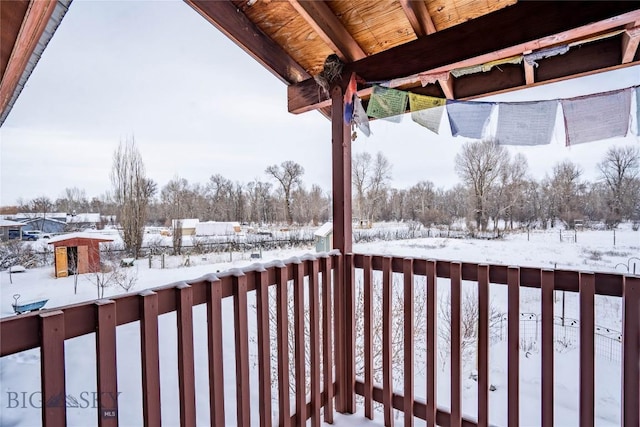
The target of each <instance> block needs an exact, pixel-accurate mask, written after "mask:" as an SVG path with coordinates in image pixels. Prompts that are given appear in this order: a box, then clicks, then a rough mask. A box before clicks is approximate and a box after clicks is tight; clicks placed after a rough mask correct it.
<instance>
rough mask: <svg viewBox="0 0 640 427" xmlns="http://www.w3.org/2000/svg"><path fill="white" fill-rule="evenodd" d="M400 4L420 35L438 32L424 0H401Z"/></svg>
mask: <svg viewBox="0 0 640 427" xmlns="http://www.w3.org/2000/svg"><path fill="white" fill-rule="evenodd" d="M400 5H401V6H402V9H403V10H404V14H405V15H406V16H407V19H408V20H409V23H410V24H411V27H412V28H413V31H414V32H415V33H416V35H417V36H418V37H422V36H426V35H427V34H433V33H435V32H436V26H435V25H434V24H433V19H431V15H430V14H429V10H428V9H427V6H426V5H425V4H424V1H423V0H400Z"/></svg>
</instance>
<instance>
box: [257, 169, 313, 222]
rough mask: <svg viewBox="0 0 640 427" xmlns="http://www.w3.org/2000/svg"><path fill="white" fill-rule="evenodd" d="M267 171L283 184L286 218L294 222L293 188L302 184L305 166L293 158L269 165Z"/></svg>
mask: <svg viewBox="0 0 640 427" xmlns="http://www.w3.org/2000/svg"><path fill="white" fill-rule="evenodd" d="M265 173H266V174H267V175H271V176H272V177H274V178H275V179H276V180H277V181H278V182H279V183H280V185H281V186H282V191H283V192H284V201H285V206H286V211H285V213H286V218H287V223H288V224H293V215H292V209H291V202H292V201H291V196H292V194H293V190H295V188H296V187H298V186H300V184H301V181H302V175H304V168H303V167H302V166H300V165H299V164H298V163H296V162H294V161H292V160H286V161H284V162H282V163H281V164H280V166H278V165H272V166H269V167H268V168H267V169H266V170H265Z"/></svg>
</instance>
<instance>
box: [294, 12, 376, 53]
mask: <svg viewBox="0 0 640 427" xmlns="http://www.w3.org/2000/svg"><path fill="white" fill-rule="evenodd" d="M289 3H291V6H293V8H294V9H295V10H296V11H297V12H298V13H299V14H300V16H302V18H303V19H304V20H305V21H307V23H308V24H309V25H310V26H311V27H312V28H313V29H314V30H315V32H316V33H318V35H319V36H320V38H322V40H324V42H325V43H326V44H327V45H329V46H330V47H331V49H332V50H333V51H334V52H335V53H336V54H337V55H338V56H339V57H340V59H341V60H343V61H345V62H353V61H357V60H359V59H362V58H364V57H366V56H367V54H366V53H365V52H364V50H362V48H361V47H360V45H359V44H358V42H357V41H356V40H355V39H354V38H353V37H352V36H351V34H350V33H349V32H348V31H347V29H346V28H345V27H344V25H343V24H342V22H340V20H339V19H338V18H337V17H336V15H334V14H333V12H332V11H331V9H330V8H329V6H327V4H326V3H325V2H324V1H299V0H289Z"/></svg>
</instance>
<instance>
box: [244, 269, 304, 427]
mask: <svg viewBox="0 0 640 427" xmlns="http://www.w3.org/2000/svg"><path fill="white" fill-rule="evenodd" d="M233 293H234V296H233V323H234V327H235V347H236V357H235V359H236V417H237V418H236V424H237V425H238V426H240V427H242V426H249V425H251V420H250V415H251V399H250V395H249V333H248V319H247V276H245V275H244V273H242V271H240V270H237V271H236V273H235V275H234V276H233ZM296 392H297V390H296Z"/></svg>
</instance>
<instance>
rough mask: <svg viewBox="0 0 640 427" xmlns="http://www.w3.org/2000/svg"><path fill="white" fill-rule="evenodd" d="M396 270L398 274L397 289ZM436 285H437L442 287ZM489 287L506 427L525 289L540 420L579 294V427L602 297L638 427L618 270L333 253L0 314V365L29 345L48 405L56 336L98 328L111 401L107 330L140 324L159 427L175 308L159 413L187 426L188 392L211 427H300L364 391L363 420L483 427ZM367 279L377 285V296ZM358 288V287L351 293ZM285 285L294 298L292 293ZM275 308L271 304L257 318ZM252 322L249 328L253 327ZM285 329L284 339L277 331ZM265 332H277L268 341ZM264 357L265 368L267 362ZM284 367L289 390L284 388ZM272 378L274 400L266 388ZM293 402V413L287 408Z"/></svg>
mask: <svg viewBox="0 0 640 427" xmlns="http://www.w3.org/2000/svg"><path fill="white" fill-rule="evenodd" d="M400 277H401V280H400V281H398V280H394V279H398V278H400ZM439 279H440V280H439ZM443 280H448V282H449V283H448V284H446V283H445V284H443V283H439V281H440V282H442V281H443ZM469 282H471V283H469ZM445 285H446V286H445ZM490 285H504V286H506V292H507V315H508V319H507V329H508V331H507V337H508V339H507V352H508V355H507V365H508V366H507V378H508V381H507V387H508V395H509V397H508V401H507V424H508V425H509V426H517V425H519V422H520V414H519V408H520V405H521V403H522V402H521V401H520V399H519V377H520V367H519V363H520V359H519V354H520V348H519V344H520V339H519V338H520V337H519V317H520V316H519V313H520V292H521V289H523V288H537V289H540V291H539V292H540V301H541V302H540V310H541V318H542V320H541V324H542V326H541V330H542V334H541V344H540V346H541V373H540V376H541V405H540V408H539V411H540V420H541V424H542V425H543V426H551V425H553V421H554V383H553V382H554V349H553V346H554V336H553V330H554V323H553V320H554V300H553V292H554V290H563V291H569V292H575V293H577V294H578V295H579V307H580V308H579V312H580V344H579V355H580V356H579V363H580V375H579V377H580V387H579V390H580V391H579V424H580V425H581V426H591V425H594V415H595V414H594V406H595V405H594V397H595V383H594V366H595V365H594V364H595V361H594V359H595V357H594V355H595V352H594V322H595V320H594V298H595V295H608V296H614V297H620V298H621V301H622V306H623V314H622V330H623V332H622V354H623V358H622V367H621V372H622V379H621V384H622V390H621V397H622V400H621V408H620V411H621V422H622V424H623V425H624V426H638V425H640V410H639V409H638V402H639V401H640V366H639V360H640V278H638V277H631V276H622V275H617V274H602V273H595V274H594V273H580V272H575V271H564V270H555V271H554V270H542V269H537V268H524V267H506V266H498V265H478V264H471V263H456V262H450V261H434V260H426V259H407V258H396V257H384V256H370V255H354V254H347V255H344V256H343V255H340V254H338V253H331V254H330V255H326V256H321V257H317V258H316V257H312V256H310V257H307V258H303V259H302V260H290V261H288V262H287V263H286V264H267V265H264V266H260V267H255V266H254V267H252V268H248V269H244V270H233V271H230V272H226V273H224V274H219V275H211V276H208V277H205V278H202V279H199V280H196V281H192V282H187V283H177V284H173V285H168V286H164V287H160V288H155V289H153V290H149V291H144V292H142V293H139V294H137V295H124V296H119V297H114V298H112V299H109V300H101V301H97V302H91V303H83V304H76V305H71V306H67V307H62V308H59V309H52V310H47V311H44V312H36V313H30V314H25V315H19V316H15V317H9V318H4V319H2V320H1V321H0V337H2V340H1V341H0V356H2V357H5V356H8V355H11V354H14V353H18V352H21V351H25V350H29V349H34V348H40V353H41V360H40V363H41V392H42V401H43V402H47V401H48V400H49V399H51V398H54V397H55V396H60V395H65V390H66V389H65V341H66V340H69V339H71V338H74V337H79V336H83V335H87V334H91V333H95V342H96V367H97V370H96V371H97V393H98V395H99V396H109V394H108V393H112V394H111V395H114V394H113V393H117V392H118V391H120V390H119V389H118V384H117V372H118V364H117V357H116V356H117V348H116V336H117V334H118V328H119V327H121V326H122V325H125V324H128V323H131V322H136V321H139V323H140V341H141V354H140V357H141V361H142V414H143V419H144V422H145V424H146V425H152V426H153V425H160V423H161V421H162V420H161V411H160V408H161V404H162V403H163V402H162V401H161V400H162V399H161V393H160V387H161V386H160V383H161V381H160V377H161V372H160V363H159V360H160V357H161V348H160V344H159V336H158V318H159V315H162V314H165V313H171V312H175V314H176V328H177V331H178V334H177V348H178V379H179V381H178V387H179V394H178V395H179V402H177V403H173V402H171V404H175V405H176V407H179V414H180V423H181V425H183V426H192V425H196V424H197V423H196V395H197V394H200V393H207V392H208V393H209V400H208V402H209V407H208V408H206V410H207V411H208V412H209V415H210V422H211V424H212V425H216V426H223V425H225V423H226V422H227V420H229V419H234V420H235V422H234V424H237V425H243V426H248V425H250V424H251V420H250V415H251V414H252V413H254V414H255V413H256V412H257V414H258V418H259V420H260V425H261V426H271V425H272V424H274V423H275V422H276V420H277V423H278V425H283V426H289V425H302V424H303V422H302V421H303V420H309V419H310V420H311V423H312V425H314V426H318V425H320V424H321V422H322V421H324V422H329V423H331V422H332V421H333V414H334V401H335V410H338V411H341V412H350V411H351V410H353V409H354V395H352V394H350V393H349V391H350V390H354V394H357V395H360V396H362V403H358V404H362V405H363V409H364V413H365V416H367V417H369V418H373V417H374V412H375V411H374V404H373V403H374V402H378V403H380V404H381V409H382V415H383V417H384V422H385V425H387V426H391V425H393V423H394V416H393V410H397V411H401V412H402V413H403V414H404V425H406V426H411V425H413V422H414V418H419V419H423V420H426V421H427V425H443V426H476V425H478V426H488V425H490V421H489V420H490V413H489V398H490V392H489V388H490V382H489V348H490V337H489V332H490V331H489V327H490V325H489V321H490V288H491V289H493V288H492V287H491V286H490ZM378 286H379V287H380V289H378V290H376V287H378ZM398 287H400V288H401V295H402V298H403V304H401V307H402V309H401V310H402V313H401V316H402V334H401V337H402V342H401V345H402V349H403V358H402V362H401V375H399V376H398V375H396V376H395V377H396V380H397V379H398V378H401V379H402V380H401V382H402V393H399V390H398V391H396V390H394V375H395V374H394V372H393V369H394V367H393V366H394V361H393V360H392V357H393V354H394V346H395V345H397V343H394V341H393V339H392V334H393V332H394V331H393V327H394V325H397V323H395V322H394V319H393V316H394V310H393V308H394V307H393V304H394V301H393V298H394V289H395V290H397V288H398ZM420 287H421V288H420ZM444 287H446V289H448V291H449V292H450V301H451V305H450V307H451V308H450V312H449V315H450V317H449V318H450V331H451V335H450V349H449V351H450V355H451V356H450V364H451V369H450V373H449V376H450V378H449V381H450V384H451V400H450V407H449V408H448V409H444V408H442V407H438V405H437V404H436V402H437V389H438V387H437V385H438V381H437V380H438V368H437V363H438V360H437V357H438V355H437V350H438V346H439V345H441V343H439V342H438V328H439V326H442V325H439V323H440V322H441V319H440V316H439V314H438V309H439V307H438V298H437V293H438V290H439V289H442V288H444ZM470 287H473V288H474V289H475V292H477V298H478V300H477V301H478V318H477V343H476V345H477V349H478V350H477V387H478V391H477V393H478V411H477V414H476V415H475V416H463V414H462V400H463V399H462V387H461V384H462V372H463V369H462V368H463V365H462V354H461V347H462V339H463V337H462V336H461V321H462V319H461V315H462V313H461V304H462V295H463V291H464V290H466V289H468V288H470ZM358 289H361V290H362V293H361V294H360V293H358V292H357V290H358ZM290 290H292V291H293V295H289V292H290ZM417 290H419V291H420V292H424V295H425V298H424V300H422V301H423V303H424V311H421V313H422V314H421V315H424V316H425V319H424V325H426V327H425V331H424V334H425V335H424V337H423V339H424V343H425V348H426V354H419V353H417V351H416V347H415V338H414V337H415V331H416V329H415V325H416V324H418V323H417V322H420V321H422V320H421V319H420V318H418V317H417V314H416V313H415V312H414V305H415V303H414V302H415V301H416V300H415V298H416V291H417ZM374 291H375V292H378V291H379V292H380V293H379V294H376V293H375V292H374ZM375 295H381V298H380V301H375V298H376V297H375ZM357 298H362V304H361V305H360V304H356V299H357ZM227 299H231V300H232V302H233V335H234V348H233V349H225V348H224V347H223V330H225V328H229V327H231V326H230V325H229V324H225V323H223V322H224V321H225V320H226V321H227V322H228V323H230V322H229V321H228V320H227V319H225V318H224V317H223V304H225V303H226V301H231V300H227ZM254 301H255V302H254ZM274 303H275V304H276V309H275V311H274V310H270V308H273V307H272V305H273V304H274ZM201 304H205V305H206V319H207V320H206V321H207V336H206V340H207V346H206V348H207V354H208V369H209V381H208V386H209V387H208V390H196V386H195V378H194V376H195V374H194V351H195V350H194V348H196V349H197V347H198V346H196V345H195V343H194V317H193V307H195V306H198V305H201ZM253 307H255V311H254V310H253V309H252V308H253ZM358 307H361V309H360V308H358ZM378 307H380V308H379V309H377V308H378ZM254 313H255V315H254ZM396 314H397V313H396ZM380 317H381V324H382V326H381V330H380V331H379V333H380V335H381V336H379V337H377V336H375V334H376V333H377V332H376V331H373V324H374V323H375V322H374V320H377V319H380ZM376 318H377V319H376ZM359 319H362V324H363V328H362V337H359V336H358V334H357V333H356V331H355V325H356V323H357V322H358V321H360V320H359ZM274 323H275V324H274ZM250 324H255V325H256V329H257V330H256V331H255V332H252V330H251V328H250V327H249V325H250ZM274 328H275V329H274ZM290 330H291V331H292V332H293V333H292V334H289V331H290ZM274 331H275V335H276V336H273V335H274ZM396 332H397V331H396ZM251 334H254V335H255V338H256V339H255V340H254V339H251V338H250V335H251ZM374 338H375V339H374ZM359 339H362V346H357V345H356V342H357V340H359ZM421 339H422V338H421ZM356 347H357V348H359V349H361V350H362V351H359V350H357V349H356ZM226 351H231V352H233V353H234V359H235V380H236V381H235V384H236V386H235V397H234V400H235V402H236V414H235V417H233V416H231V415H230V414H225V406H226V405H225V399H229V397H230V396H233V394H232V393H231V394H230V393H229V390H225V383H224V380H223V377H224V375H225V374H226V375H233V374H231V373H227V372H226V371H225V370H224V369H227V370H229V369H231V367H229V366H224V360H225V354H226V353H225V352H226ZM377 351H381V353H382V354H381V357H380V358H379V359H378V358H377V357H374V354H375V353H376V352H377ZM250 354H257V358H256V360H257V361H256V364H257V373H256V372H255V371H252V370H251V366H253V365H252V363H251V362H250ZM275 354H277V357H274V355H275ZM418 356H419V357H418ZM290 359H292V360H290ZM375 360H379V361H380V366H374V363H377V362H375ZM421 360H422V361H423V363H424V366H423V369H421V370H422V371H424V372H425V377H426V378H425V386H424V390H419V392H416V382H415V378H416V364H417V363H418V362H419V361H421ZM273 363H275V364H276V365H277V366H272V364H273ZM356 363H357V364H358V365H362V367H363V369H362V372H356V366H355V365H356ZM395 364H396V365H397V364H398V363H397V361H396V363H395ZM290 367H293V369H292V370H291V369H290ZM376 369H378V370H380V369H381V371H382V383H381V384H380V383H377V382H376V381H374V370H376ZM396 369H397V366H396ZM334 370H335V373H334ZM292 373H293V381H290V379H291V378H290V377H291V374H292ZM356 374H357V375H358V378H357V379H356ZM360 374H362V377H360ZM254 375H256V376H257V384H258V396H259V397H258V401H257V402H255V401H252V400H251V398H250V389H249V388H250V384H251V380H250V377H251V376H254ZM276 379H277V381H278V391H277V393H276V392H274V391H273V390H272V384H273V381H274V380H276ZM290 384H291V385H290ZM416 396H424V397H422V398H421V397H416ZM227 403H228V402H227ZM292 403H293V406H295V408H296V409H295V411H293V412H294V413H293V414H292V413H291V412H292V411H291V407H292ZM164 404H168V403H167V402H165V403H164ZM43 407H44V408H43V409H42V422H43V425H46V426H61V425H65V423H66V421H67V414H66V408H65V406H64V405H56V406H51V407H49V406H47V405H43ZM202 410H203V409H201V411H202ZM321 410H322V412H321ZM120 415H122V414H119V413H118V408H117V406H116V407H114V406H113V404H111V400H108V401H107V400H106V399H105V400H104V401H100V402H99V411H98V413H97V424H98V425H100V426H115V425H118V421H121V422H126V420H124V419H121V418H119V417H120ZM254 419H255V418H254Z"/></svg>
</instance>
